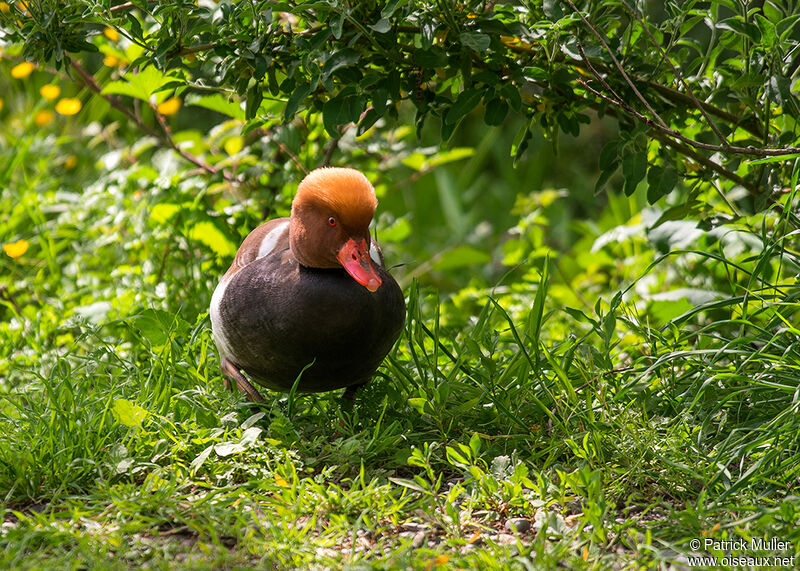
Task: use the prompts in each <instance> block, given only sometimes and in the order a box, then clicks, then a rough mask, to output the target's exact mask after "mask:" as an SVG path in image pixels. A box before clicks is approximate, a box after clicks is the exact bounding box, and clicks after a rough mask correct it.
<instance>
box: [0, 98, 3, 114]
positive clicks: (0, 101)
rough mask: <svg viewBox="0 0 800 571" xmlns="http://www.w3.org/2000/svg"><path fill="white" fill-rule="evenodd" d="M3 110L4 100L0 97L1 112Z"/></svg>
mask: <svg viewBox="0 0 800 571" xmlns="http://www.w3.org/2000/svg"><path fill="white" fill-rule="evenodd" d="M2 110H3V98H2V97H0V111H2Z"/></svg>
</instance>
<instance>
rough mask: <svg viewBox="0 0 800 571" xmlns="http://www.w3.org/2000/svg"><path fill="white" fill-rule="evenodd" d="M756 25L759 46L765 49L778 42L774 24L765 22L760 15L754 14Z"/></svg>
mask: <svg viewBox="0 0 800 571" xmlns="http://www.w3.org/2000/svg"><path fill="white" fill-rule="evenodd" d="M756 25H757V26H758V29H759V31H760V32H761V45H762V46H764V47H766V48H767V49H769V48H772V47H774V46H775V43H776V42H777V41H778V34H777V32H776V31H775V24H773V23H772V22H770V21H769V20H767V19H766V18H765V17H764V16H762V15H761V14H756Z"/></svg>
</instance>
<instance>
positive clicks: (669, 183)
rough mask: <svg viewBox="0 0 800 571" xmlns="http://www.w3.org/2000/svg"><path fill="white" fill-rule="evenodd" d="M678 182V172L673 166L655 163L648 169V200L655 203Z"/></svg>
mask: <svg viewBox="0 0 800 571" xmlns="http://www.w3.org/2000/svg"><path fill="white" fill-rule="evenodd" d="M677 183H678V173H677V171H676V170H675V169H674V168H672V167H671V166H660V165H653V166H651V167H650V169H649V170H648V171H647V202H649V203H650V204H655V203H656V202H658V199H659V198H661V197H662V196H666V195H668V194H669V193H670V192H672V189H673V188H675V185H676V184H677Z"/></svg>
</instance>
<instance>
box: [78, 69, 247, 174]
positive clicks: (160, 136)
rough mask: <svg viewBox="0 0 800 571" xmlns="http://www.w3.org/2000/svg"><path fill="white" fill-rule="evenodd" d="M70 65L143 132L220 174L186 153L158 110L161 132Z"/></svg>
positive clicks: (209, 171)
mask: <svg viewBox="0 0 800 571" xmlns="http://www.w3.org/2000/svg"><path fill="white" fill-rule="evenodd" d="M70 64H71V65H72V69H74V70H75V71H76V72H77V73H78V75H80V77H81V79H82V80H83V82H84V84H85V85H86V86H87V87H88V88H89V89H90V90H91V91H93V92H94V93H96V94H97V95H99V96H100V97H102V98H103V99H105V100H106V101H108V103H109V105H111V107H113V108H114V109H116V110H117V111H119V112H120V113H122V114H123V115H125V116H126V117H127V118H128V119H130V120H131V121H133V122H134V123H135V124H136V125H137V126H138V127H139V128H140V129H141V130H142V131H144V132H145V133H147V134H148V135H150V136H151V137H154V138H155V139H157V140H159V141H160V142H161V144H162V145H164V146H167V147H170V148H171V149H173V150H174V151H175V152H176V153H178V154H179V155H180V156H181V157H183V158H184V159H186V160H187V161H189V162H190V163H192V164H193V165H196V166H197V167H199V168H201V169H203V170H204V171H206V172H207V173H209V174H212V175H216V174H218V173H220V170H219V169H217V168H216V167H214V166H212V165H210V164H208V163H206V162H205V161H203V160H201V159H200V158H198V157H196V156H194V155H192V154H191V153H188V152H186V151H185V150H183V149H181V148H180V147H179V146H178V145H177V143H175V140H174V139H173V138H172V134H171V133H170V130H169V126H168V125H167V124H166V120H165V119H164V116H163V115H161V113H159V112H158V111H157V110H156V109H153V111H154V113H155V116H156V118H157V119H158V122H159V124H160V125H161V132H159V131H157V130H155V129H153V128H152V127H150V126H149V125H147V124H146V123H145V122H144V121H143V120H142V118H141V117H139V116H138V114H137V113H135V112H133V111H131V109H130V108H128V107H126V106H125V105H123V104H122V103H121V102H120V100H119V99H118V98H117V97H114V96H113V95H110V94H107V93H103V88H102V87H100V85H99V84H98V83H97V81H95V79H94V77H93V76H92V75H91V74H90V73H89V72H88V71H86V70H85V69H84V68H83V66H82V65H81V64H79V63H78V62H77V61H75V60H74V59H73V60H71V62H70ZM221 174H222V177H223V178H224V179H225V180H227V181H228V182H232V183H238V182H240V181H239V180H238V179H237V178H236V177H235V176H234V175H232V174H231V173H227V172H224V171H223V172H221Z"/></svg>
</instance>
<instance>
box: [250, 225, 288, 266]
mask: <svg viewBox="0 0 800 571" xmlns="http://www.w3.org/2000/svg"><path fill="white" fill-rule="evenodd" d="M288 228H289V222H288V220H287V221H286V222H282V223H281V224H278V225H277V226H275V228H273V229H272V230H270V232H269V234H267V235H266V236H264V239H263V240H261V245H260V246H259V247H258V255H257V256H256V259H259V258H263V257H264V256H266V255H267V254H269V253H270V252H272V250H274V249H275V245H276V244H277V243H278V240H280V239H281V237H282V236H283V234H284V233H285V232H286V231H287V230H288Z"/></svg>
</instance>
